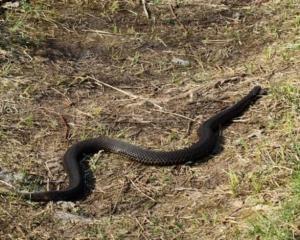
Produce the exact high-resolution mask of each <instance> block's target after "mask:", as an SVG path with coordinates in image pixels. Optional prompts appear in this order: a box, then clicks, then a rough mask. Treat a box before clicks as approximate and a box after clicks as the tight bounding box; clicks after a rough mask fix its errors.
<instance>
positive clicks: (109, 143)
mask: <svg viewBox="0 0 300 240" xmlns="http://www.w3.org/2000/svg"><path fill="white" fill-rule="evenodd" d="M261 91H262V90H261V87H259V86H256V87H254V88H253V89H252V90H251V91H250V92H249V93H248V94H247V95H246V96H245V97H243V98H242V99H241V100H240V101H238V102H237V103H235V104H234V105H233V106H231V107H228V108H226V109H225V110H223V111H221V112H219V113H217V114H216V115H214V116H212V117H211V118H209V119H208V120H207V121H205V122H204V123H203V124H202V125H201V126H200V127H199V129H198V136H199V141H197V142H196V143H194V144H192V145H191V146H190V147H187V148H183V149H179V150H175V151H168V152H166V151H153V150H147V149H143V148H141V147H138V146H134V145H132V144H129V143H126V142H123V141H120V140H116V139H111V138H108V137H104V136H101V137H98V138H93V139H88V140H85V141H81V142H78V143H76V144H74V145H72V146H71V147H70V148H69V149H68V150H67V152H66V153H65V155H64V159H63V164H64V169H65V171H66V172H67V174H68V177H69V186H68V187H67V188H66V189H64V190H59V191H46V192H32V193H27V192H18V193H17V195H19V196H21V197H22V198H25V199H29V200H32V201H45V202H47V201H73V200H77V199H79V198H80V197H81V196H82V193H83V192H84V188H85V184H84V173H83V170H82V169H81V167H80V164H79V162H80V160H81V159H83V158H84V156H86V155H92V154H95V153H97V152H98V151H100V150H105V151H109V152H113V153H117V154H121V155H124V156H126V157H129V158H131V159H133V160H135V161H137V162H140V163H143V164H149V165H160V166H163V165H176V164H183V163H187V162H191V163H194V162H199V161H200V160H201V159H203V158H204V157H207V156H209V155H210V154H211V153H212V151H213V149H214V147H215V145H216V143H217V140H218V137H219V132H220V127H221V126H224V125H226V124H228V123H229V122H230V121H231V120H232V119H233V118H235V117H237V116H239V115H240V114H242V113H243V111H244V110H245V109H246V108H247V107H248V106H249V105H250V104H251V103H252V102H253V101H255V100H256V99H257V98H258V96H259V95H260V94H261Z"/></svg>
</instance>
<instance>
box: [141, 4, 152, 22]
mask: <svg viewBox="0 0 300 240" xmlns="http://www.w3.org/2000/svg"><path fill="white" fill-rule="evenodd" d="M141 2H142V5H143V9H144V13H145V15H146V17H147V18H148V19H151V11H150V10H149V8H148V3H147V0H141Z"/></svg>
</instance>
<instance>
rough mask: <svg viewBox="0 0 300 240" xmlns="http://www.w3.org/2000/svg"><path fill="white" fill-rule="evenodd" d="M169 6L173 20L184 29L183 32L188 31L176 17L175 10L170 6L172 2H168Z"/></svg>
mask: <svg viewBox="0 0 300 240" xmlns="http://www.w3.org/2000/svg"><path fill="white" fill-rule="evenodd" d="M169 8H170V11H171V13H172V15H173V17H174V19H175V21H176V22H177V23H178V24H179V25H180V26H181V27H182V28H183V29H184V31H185V33H186V34H187V33H188V30H187V29H186V27H185V26H184V25H183V24H182V22H181V21H180V20H179V19H178V17H177V15H176V13H175V11H174V8H173V6H172V4H169Z"/></svg>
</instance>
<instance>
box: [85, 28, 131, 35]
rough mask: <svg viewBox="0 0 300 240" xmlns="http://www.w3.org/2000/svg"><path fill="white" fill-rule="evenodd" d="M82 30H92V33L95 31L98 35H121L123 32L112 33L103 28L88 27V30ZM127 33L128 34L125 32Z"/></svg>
mask: <svg viewBox="0 0 300 240" xmlns="http://www.w3.org/2000/svg"><path fill="white" fill-rule="evenodd" d="M83 32H92V33H97V34H99V35H111V36H123V35H124V34H120V33H112V32H107V31H103V30H97V29H88V30H83ZM126 35H128V34H126Z"/></svg>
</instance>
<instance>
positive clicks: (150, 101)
mask: <svg viewBox="0 0 300 240" xmlns="http://www.w3.org/2000/svg"><path fill="white" fill-rule="evenodd" d="M87 78H89V79H92V80H94V81H95V82H96V84H98V85H99V84H101V85H104V86H106V87H109V88H111V89H114V90H116V91H118V92H120V93H123V94H125V95H127V96H129V97H131V98H133V99H141V100H143V101H145V102H149V103H151V104H152V105H153V106H155V107H157V108H158V109H162V107H161V106H159V105H158V104H157V103H155V102H153V101H152V100H150V99H148V98H144V97H140V96H137V95H134V94H133V93H131V92H127V91H124V90H122V89H120V88H117V87H114V86H112V85H110V84H108V83H105V82H102V81H100V80H99V79H96V78H95V77H91V76H87Z"/></svg>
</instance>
